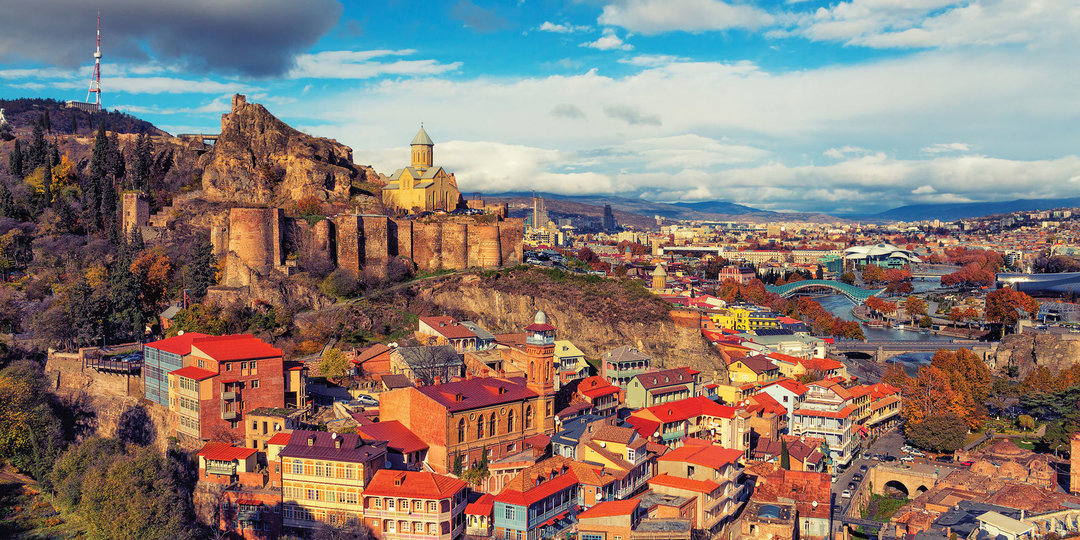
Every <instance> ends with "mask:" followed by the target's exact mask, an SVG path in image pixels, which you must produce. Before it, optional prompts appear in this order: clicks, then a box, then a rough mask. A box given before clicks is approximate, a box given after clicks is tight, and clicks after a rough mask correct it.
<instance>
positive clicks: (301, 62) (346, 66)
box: [288, 49, 461, 79]
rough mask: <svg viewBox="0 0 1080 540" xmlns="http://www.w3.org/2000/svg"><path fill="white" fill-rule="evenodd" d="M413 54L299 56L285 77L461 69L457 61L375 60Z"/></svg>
mask: <svg viewBox="0 0 1080 540" xmlns="http://www.w3.org/2000/svg"><path fill="white" fill-rule="evenodd" d="M415 52H416V51H415V50H412V49H403V50H373V51H323V52H319V53H315V54H301V55H299V56H297V57H296V67H294V68H293V69H292V70H290V71H289V74H288V76H289V77H290V78H293V79H305V78H316V79H371V78H375V77H378V76H380V75H412V76H421V75H439V74H442V73H446V72H448V71H455V70H457V69H458V68H460V67H461V62H451V63H449V64H442V63H439V62H438V61H436V60H394V61H390V62H379V61H375V60H376V59H378V58H383V57H388V56H390V57H395V56H409V55H412V54H414V53H415Z"/></svg>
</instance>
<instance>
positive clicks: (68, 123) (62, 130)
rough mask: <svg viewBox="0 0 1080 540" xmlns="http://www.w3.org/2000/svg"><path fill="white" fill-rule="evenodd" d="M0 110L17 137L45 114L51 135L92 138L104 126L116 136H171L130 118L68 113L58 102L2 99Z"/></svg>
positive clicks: (103, 113)
mask: <svg viewBox="0 0 1080 540" xmlns="http://www.w3.org/2000/svg"><path fill="white" fill-rule="evenodd" d="M0 109H4V117H5V118H6V119H7V121H8V124H10V125H11V127H12V129H13V130H14V132H15V134H16V135H19V134H24V133H30V131H31V130H32V129H33V127H34V123H36V122H38V121H39V120H40V119H41V117H42V114H47V115H48V117H49V126H50V128H51V129H50V133H51V134H55V135H87V136H93V135H94V130H95V129H96V128H97V125H98V124H99V123H101V122H105V128H106V129H108V130H109V131H115V132H117V133H147V134H150V135H158V136H161V135H168V133H165V132H164V131H162V130H160V129H158V128H157V127H155V126H154V125H153V124H151V123H150V122H147V121H145V120H140V119H139V118H136V117H134V116H131V115H130V114H126V113H122V112H119V111H111V112H110V111H107V110H105V111H100V112H97V113H93V114H91V113H87V112H83V111H78V110H75V109H69V108H67V107H66V106H64V103H63V102H62V101H57V100H55V99H40V98H34V99H30V98H19V99H0ZM72 128H74V129H72Z"/></svg>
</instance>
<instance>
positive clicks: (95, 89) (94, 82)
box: [86, 11, 101, 109]
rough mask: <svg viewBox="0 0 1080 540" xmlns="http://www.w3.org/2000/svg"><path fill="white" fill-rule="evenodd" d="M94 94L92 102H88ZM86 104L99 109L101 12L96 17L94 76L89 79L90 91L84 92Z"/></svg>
mask: <svg viewBox="0 0 1080 540" xmlns="http://www.w3.org/2000/svg"><path fill="white" fill-rule="evenodd" d="M90 94H94V96H95V97H94V101H92V102H91V101H90ZM86 102H87V103H93V104H95V105H97V108H98V109H100V108H101V12H100V11H99V12H98V16H97V50H95V51H94V75H93V76H92V77H91V78H90V90H89V91H87V92H86Z"/></svg>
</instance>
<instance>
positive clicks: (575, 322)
mask: <svg viewBox="0 0 1080 540" xmlns="http://www.w3.org/2000/svg"><path fill="white" fill-rule="evenodd" d="M490 276H491V273H488V274H466V275H459V276H451V277H449V278H446V279H443V280H436V281H428V282H424V283H423V284H421V285H417V286H416V289H415V294H416V298H415V300H418V301H419V302H417V303H424V302H430V303H431V304H433V305H434V306H437V308H439V309H442V310H444V311H445V312H446V313H451V314H455V315H457V316H459V317H468V318H469V319H471V320H474V321H477V322H479V323H480V324H481V325H482V326H484V327H485V328H487V329H488V330H490V331H492V332H495V333H510V332H521V331H522V328H524V327H525V326H528V325H529V324H531V323H532V321H533V317H534V316H535V315H536V312H537V310H542V311H543V312H544V313H545V314H547V317H548V321H549V322H550V323H551V324H553V325H555V327H556V328H557V330H556V336H557V338H556V339H567V340H570V341H572V342H573V343H574V344H575V345H577V346H578V347H579V348H581V350H582V352H584V353H585V355H586V356H587V357H589V358H597V357H599V356H600V355H601V354H603V353H604V352H605V351H607V350H610V349H613V348H616V347H619V346H622V345H634V346H636V347H637V348H638V349H639V350H641V351H642V352H644V353H646V354H648V355H650V356H651V357H652V358H653V360H654V362H655V365H657V366H658V367H664V366H670V367H677V366H689V367H692V368H694V369H697V370H700V371H701V372H702V373H703V375H704V376H706V377H711V376H712V373H713V371H714V370H715V371H718V372H720V373H724V371H725V369H724V367H723V366H724V364H723V361H722V360H721V358H720V355H719V353H718V352H716V350H715V349H713V348H712V347H711V346H710V345H709V344H708V342H707V341H706V340H705V339H704V338H703V337H702V336H701V332H700V330H699V329H698V328H696V327H687V326H683V325H678V324H676V323H675V322H674V320H672V319H671V317H670V316H666V315H665V316H664V317H663V318H655V317H648V318H640V317H635V316H634V313H633V311H632V310H633V307H634V306H626V307H625V308H622V309H620V308H615V310H608V311H605V312H604V313H603V314H598V313H597V312H596V311H593V312H592V313H589V311H590V310H589V309H587V307H586V306H582V305H579V304H578V303H577V302H576V301H575V298H576V296H577V295H576V294H573V293H574V291H570V290H568V291H567V294H565V295H562V296H559V295H544V296H539V295H535V294H534V293H533V292H532V291H530V290H529V289H528V288H522V289H518V290H517V291H516V292H515V291H511V290H507V289H508V288H506V287H496V286H493V284H492V283H491V279H492V278H491V277H490ZM566 286H567V288H568V289H570V288H573V287H574V286H573V285H572V284H566Z"/></svg>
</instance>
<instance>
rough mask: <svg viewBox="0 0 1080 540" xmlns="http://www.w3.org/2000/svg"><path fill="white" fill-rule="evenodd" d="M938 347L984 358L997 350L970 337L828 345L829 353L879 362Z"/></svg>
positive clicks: (841, 342)
mask: <svg viewBox="0 0 1080 540" xmlns="http://www.w3.org/2000/svg"><path fill="white" fill-rule="evenodd" d="M938 349H948V350H950V351H955V350H958V349H967V350H969V351H971V352H973V353H975V354H976V355H978V356H980V357H982V358H983V359H984V360H985V359H986V358H987V356H988V355H989V354H990V353H992V352H994V351H995V350H997V343H990V342H986V341H974V340H970V339H953V340H950V341H905V340H880V341H856V340H849V341H836V342H834V343H832V344H830V345H829V350H828V352H829V354H830V355H831V354H843V355H849V354H851V353H863V354H867V355H870V356H873V357H875V359H876V360H877V361H879V362H884V361H885V360H888V359H889V358H892V357H894V356H898V355H901V354H905V353H912V352H937V350H938Z"/></svg>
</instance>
